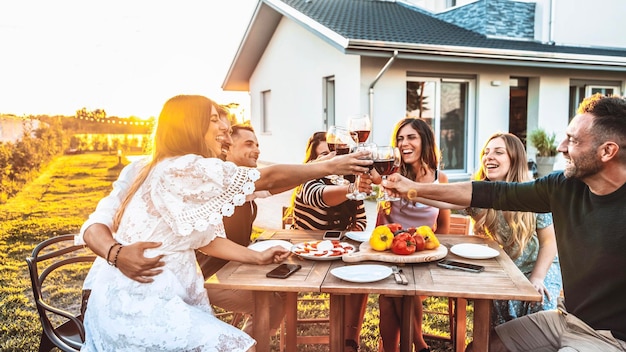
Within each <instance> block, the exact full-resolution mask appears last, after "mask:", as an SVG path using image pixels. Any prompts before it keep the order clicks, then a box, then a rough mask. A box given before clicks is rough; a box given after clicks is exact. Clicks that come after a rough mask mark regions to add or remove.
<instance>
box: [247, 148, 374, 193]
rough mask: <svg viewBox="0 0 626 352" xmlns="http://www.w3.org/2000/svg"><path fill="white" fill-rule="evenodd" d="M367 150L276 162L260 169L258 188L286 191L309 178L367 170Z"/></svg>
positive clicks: (368, 163) (274, 191)
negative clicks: (299, 161)
mask: <svg viewBox="0 0 626 352" xmlns="http://www.w3.org/2000/svg"><path fill="white" fill-rule="evenodd" d="M366 154H367V152H365V151H364V152H356V153H350V154H346V155H338V156H335V157H333V158H331V159H327V160H324V161H318V162H314V163H307V164H293V165H291V164H275V165H270V166H268V167H264V168H262V169H259V171H260V172H261V178H259V179H258V180H257V181H256V182H255V183H254V185H255V188H256V190H259V191H260V190H271V191H272V193H274V194H275V193H280V192H281V191H277V190H280V189H282V191H286V190H288V189H291V188H294V187H296V186H298V185H299V184H302V183H304V182H306V181H308V180H312V179H315V178H320V177H324V176H326V175H332V174H337V175H340V174H341V175H350V174H360V173H364V172H366V171H367V170H368V169H367V165H370V164H371V163H372V161H371V160H362V159H359V157H363V156H365V155H366Z"/></svg>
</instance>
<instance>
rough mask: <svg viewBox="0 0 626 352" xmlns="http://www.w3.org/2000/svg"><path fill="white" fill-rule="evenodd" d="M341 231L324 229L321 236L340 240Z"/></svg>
mask: <svg viewBox="0 0 626 352" xmlns="http://www.w3.org/2000/svg"><path fill="white" fill-rule="evenodd" d="M342 235H343V232H341V231H326V232H324V236H323V237H322V238H323V239H325V240H340V239H341V236H342Z"/></svg>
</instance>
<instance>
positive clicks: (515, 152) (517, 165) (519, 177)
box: [474, 133, 536, 259]
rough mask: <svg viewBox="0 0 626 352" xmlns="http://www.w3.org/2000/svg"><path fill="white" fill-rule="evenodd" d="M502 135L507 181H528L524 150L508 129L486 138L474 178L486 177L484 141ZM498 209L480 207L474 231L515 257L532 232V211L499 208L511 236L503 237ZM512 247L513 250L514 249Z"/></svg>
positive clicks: (518, 254)
mask: <svg viewBox="0 0 626 352" xmlns="http://www.w3.org/2000/svg"><path fill="white" fill-rule="evenodd" d="M496 138H502V140H503V141H504V145H505V146H506V153H507V154H508V156H509V159H510V160H511V166H510V168H509V172H508V173H507V175H506V179H505V181H506V182H525V181H529V180H530V178H529V177H528V164H527V158H526V150H525V149H524V145H523V144H522V141H520V139H519V138H517V136H515V135H514V134H511V133H495V134H493V135H491V136H490V137H489V138H488V139H487V141H486V142H485V144H484V146H483V148H482V149H481V151H480V158H479V160H481V167H480V169H479V170H478V172H476V174H475V175H474V179H475V180H479V181H482V180H489V179H488V178H487V173H486V170H485V166H484V165H482V159H483V156H484V155H485V149H486V148H487V144H489V142H490V141H491V140H493V139H496ZM498 211H499V210H494V209H485V210H483V211H482V212H481V213H480V214H479V215H478V216H477V217H476V219H475V221H476V223H475V224H474V233H475V234H477V235H482V236H490V237H492V238H493V239H495V240H496V241H497V242H498V243H500V244H501V245H502V247H503V248H504V250H505V251H506V252H507V253H509V255H510V256H511V258H513V259H515V258H517V257H519V256H520V255H521V254H522V251H523V250H524V247H526V243H528V240H530V238H531V237H532V236H533V234H534V233H535V224H536V220H535V214H534V213H529V212H521V211H502V215H503V216H504V219H505V221H506V222H507V224H508V225H509V227H510V228H511V233H512V236H510V237H509V238H508V239H507V240H504V238H502V236H501V234H500V233H499V232H498V231H497V225H498ZM514 249H515V250H514Z"/></svg>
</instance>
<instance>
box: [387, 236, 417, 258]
mask: <svg viewBox="0 0 626 352" xmlns="http://www.w3.org/2000/svg"><path fill="white" fill-rule="evenodd" d="M415 249H416V248H415V240H414V239H413V236H411V234H410V233H408V232H402V233H399V234H397V235H396V237H394V238H393V242H392V244H391V251H392V252H393V253H395V254H400V255H409V254H412V253H415Z"/></svg>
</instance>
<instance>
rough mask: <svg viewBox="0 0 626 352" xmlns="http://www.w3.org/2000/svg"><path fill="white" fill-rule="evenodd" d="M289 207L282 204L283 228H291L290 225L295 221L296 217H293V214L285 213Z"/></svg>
mask: <svg viewBox="0 0 626 352" xmlns="http://www.w3.org/2000/svg"><path fill="white" fill-rule="evenodd" d="M288 210H289V207H285V206H283V217H282V221H283V229H291V226H292V225H293V224H295V223H296V219H295V218H294V217H293V214H291V215H287V211H288Z"/></svg>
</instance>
